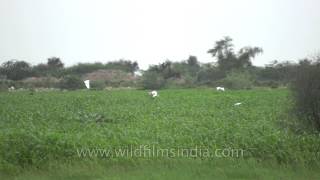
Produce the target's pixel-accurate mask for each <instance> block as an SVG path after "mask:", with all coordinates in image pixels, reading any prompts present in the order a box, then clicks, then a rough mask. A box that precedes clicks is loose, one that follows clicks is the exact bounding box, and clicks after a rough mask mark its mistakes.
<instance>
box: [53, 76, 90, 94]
mask: <svg viewBox="0 0 320 180" xmlns="http://www.w3.org/2000/svg"><path fill="white" fill-rule="evenodd" d="M59 86H60V88H61V89H68V90H76V89H83V88H84V87H85V85H84V83H83V81H82V80H81V79H80V78H79V77H77V76H73V75H68V76H65V77H63V78H62V80H61V81H60V84H59Z"/></svg>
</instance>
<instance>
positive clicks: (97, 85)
mask: <svg viewBox="0 0 320 180" xmlns="http://www.w3.org/2000/svg"><path fill="white" fill-rule="evenodd" d="M90 86H91V87H90V88H91V89H93V90H103V89H104V88H105V87H106V83H105V82H103V81H90Z"/></svg>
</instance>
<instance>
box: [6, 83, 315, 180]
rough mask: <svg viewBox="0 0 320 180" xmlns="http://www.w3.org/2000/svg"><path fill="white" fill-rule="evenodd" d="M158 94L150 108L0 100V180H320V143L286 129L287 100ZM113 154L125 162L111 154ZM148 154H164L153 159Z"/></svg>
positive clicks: (109, 101) (85, 98) (103, 95)
mask: <svg viewBox="0 0 320 180" xmlns="http://www.w3.org/2000/svg"><path fill="white" fill-rule="evenodd" d="M159 94H160V95H159V97H157V98H154V99H153V98H151V97H149V96H148V94H147V92H146V91H140V90H114V91H74V92H71V91H70V92H63V91H59V92H11V93H0V169H1V175H0V178H1V177H3V178H2V179H6V178H7V179H10V178H16V179H122V178H123V179H128V178H130V179H132V178H136V179H195V178H198V179H212V178H214V177H216V178H217V179H234V178H240V179H241V178H242V179H281V178H282V179H287V178H289V179H305V178H307V179H317V177H319V176H320V173H319V172H317V171H316V170H317V168H319V163H318V162H319V160H320V153H319V149H320V137H319V136H318V135H313V134H306V133H294V132H293V131H292V130H291V129H290V126H293V124H292V122H294V121H292V119H293V118H294V116H291V115H290V111H291V107H292V100H291V99H292V98H291V96H290V93H289V91H288V90H286V89H278V90H246V91H226V92H217V91H214V90H212V89H189V90H163V91H159ZM237 102H241V103H242V104H241V105H239V106H234V104H235V103H237ZM119 149H122V150H124V151H125V152H126V153H127V154H125V155H123V154H122V155H119V154H116V153H117V152H116V151H118V150H119ZM154 149H155V151H156V152H157V151H158V150H159V149H160V150H161V154H157V155H155V154H152V153H150V152H151V151H153V150H154ZM181 149H183V150H186V151H185V152H184V154H182V155H181V154H179V153H178V151H179V150H181ZM103 150H104V151H103ZM164 150H168V151H169V152H165V151H164ZM200 150H201V151H202V153H203V152H204V151H205V152H206V153H207V154H199V151H200ZM93 151H94V152H93ZM106 151H107V152H108V153H106ZM97 152H98V153H97ZM101 152H103V153H101ZM141 152H142V153H141ZM146 152H147V154H143V153H146ZM239 152H240V153H239ZM132 153H133V155H132ZM135 153H136V154H135Z"/></svg>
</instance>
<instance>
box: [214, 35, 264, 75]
mask: <svg viewBox="0 0 320 180" xmlns="http://www.w3.org/2000/svg"><path fill="white" fill-rule="evenodd" d="M233 47H234V46H233V44H232V39H231V38H230V37H228V36H226V37H224V38H223V39H221V40H219V41H216V43H215V46H214V47H213V48H212V49H209V50H208V53H209V54H212V56H213V57H215V58H216V59H217V64H218V67H219V69H220V70H222V71H224V72H227V71H230V70H232V69H241V68H246V67H248V66H251V65H252V63H251V59H252V58H254V57H255V56H256V55H257V54H259V53H262V52H263V50H262V48H259V47H250V46H247V47H243V48H241V49H240V50H239V51H238V53H235V52H234V49H233Z"/></svg>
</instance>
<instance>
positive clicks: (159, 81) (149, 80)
mask: <svg viewBox="0 0 320 180" xmlns="http://www.w3.org/2000/svg"><path fill="white" fill-rule="evenodd" d="M165 85H166V81H165V79H164V78H163V77H162V76H161V75H160V74H159V73H156V72H153V71H147V72H145V73H144V74H143V76H142V80H141V86H142V88H143V89H161V88H163V87H164V86H165Z"/></svg>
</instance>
